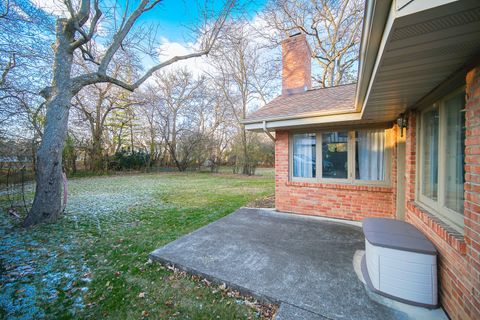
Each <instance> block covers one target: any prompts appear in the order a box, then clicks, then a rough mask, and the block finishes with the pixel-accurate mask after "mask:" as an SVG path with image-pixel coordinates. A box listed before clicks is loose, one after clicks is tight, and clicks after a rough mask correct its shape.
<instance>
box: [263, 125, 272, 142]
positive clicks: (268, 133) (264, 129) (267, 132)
mask: <svg viewBox="0 0 480 320" xmlns="http://www.w3.org/2000/svg"><path fill="white" fill-rule="evenodd" d="M263 132H265V133H266V134H267V136H269V137H270V139H272V141H273V142H275V137H274V136H273V135H272V134H271V133H270V131H268V130H267V121H265V120H263Z"/></svg>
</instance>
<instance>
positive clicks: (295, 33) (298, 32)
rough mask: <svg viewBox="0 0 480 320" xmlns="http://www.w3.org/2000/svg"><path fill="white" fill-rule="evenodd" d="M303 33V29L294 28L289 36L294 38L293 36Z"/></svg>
mask: <svg viewBox="0 0 480 320" xmlns="http://www.w3.org/2000/svg"><path fill="white" fill-rule="evenodd" d="M301 34H302V32H301V31H299V30H293V31H291V32H290V33H289V34H288V37H289V38H293V37H296V36H299V35H301Z"/></svg>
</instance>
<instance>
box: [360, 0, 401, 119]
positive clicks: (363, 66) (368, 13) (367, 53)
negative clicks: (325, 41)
mask: <svg viewBox="0 0 480 320" xmlns="http://www.w3.org/2000/svg"><path fill="white" fill-rule="evenodd" d="M391 8H392V1H377V0H367V2H366V5H365V18H364V19H365V20H364V25H363V31H362V40H361V47H360V66H359V70H358V82H357V90H356V95H355V106H356V109H357V110H358V111H361V110H363V107H364V104H365V100H366V99H365V97H366V94H367V90H368V88H369V85H370V80H371V78H372V75H373V74H374V68H375V66H376V61H377V57H378V55H379V53H380V47H381V43H382V42H383V40H384V39H383V38H384V37H385V34H387V35H388V31H387V32H386V31H385V30H386V24H387V21H388V17H389V16H390V15H389V12H390V11H391Z"/></svg>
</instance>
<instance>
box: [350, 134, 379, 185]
mask: <svg viewBox="0 0 480 320" xmlns="http://www.w3.org/2000/svg"><path fill="white" fill-rule="evenodd" d="M355 177H356V178H357V179H359V180H371V181H383V180H385V130H363V131H356V132H355Z"/></svg>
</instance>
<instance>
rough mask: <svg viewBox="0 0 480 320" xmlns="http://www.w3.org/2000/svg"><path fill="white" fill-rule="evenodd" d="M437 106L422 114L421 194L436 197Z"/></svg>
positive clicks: (433, 198)
mask: <svg viewBox="0 0 480 320" xmlns="http://www.w3.org/2000/svg"><path fill="white" fill-rule="evenodd" d="M438 117H439V114H438V108H435V109H432V110H430V111H427V112H425V113H423V115H422V125H423V132H422V135H423V136H422V139H423V146H422V147H423V148H422V194H423V195H424V196H426V197H428V198H430V199H432V200H435V201H436V200H437V198H438Z"/></svg>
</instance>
